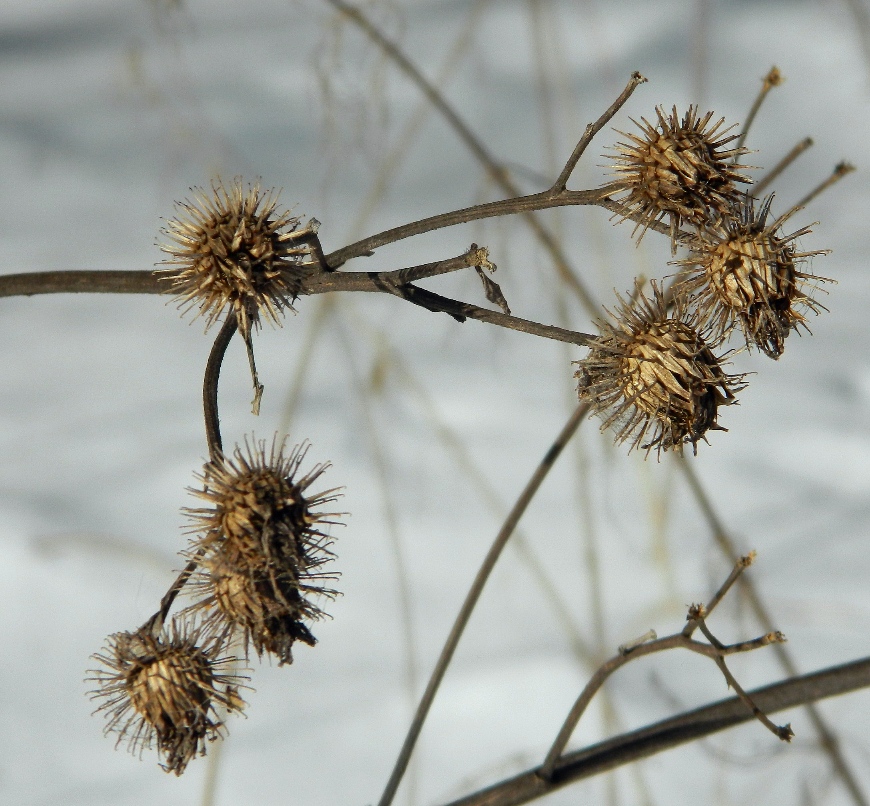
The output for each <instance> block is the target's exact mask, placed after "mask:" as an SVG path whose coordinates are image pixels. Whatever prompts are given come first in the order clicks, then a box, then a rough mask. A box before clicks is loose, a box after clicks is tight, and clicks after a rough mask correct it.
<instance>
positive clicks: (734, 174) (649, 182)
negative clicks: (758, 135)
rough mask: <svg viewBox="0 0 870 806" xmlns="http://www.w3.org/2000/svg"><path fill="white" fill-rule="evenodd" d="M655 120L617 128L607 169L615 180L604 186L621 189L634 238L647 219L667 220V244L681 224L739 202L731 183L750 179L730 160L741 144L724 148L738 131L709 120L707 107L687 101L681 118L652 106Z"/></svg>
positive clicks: (705, 219)
mask: <svg viewBox="0 0 870 806" xmlns="http://www.w3.org/2000/svg"><path fill="white" fill-rule="evenodd" d="M656 116H657V123H656V125H653V124H651V123H650V122H649V121H647V120H646V118H641V123H637V121H634V123H635V124H636V125H637V126H638V128H639V129H640V130H641V133H640V135H638V134H632V133H626V132H620V134H622V136H623V137H625V138H627V140H626V142H621V143H618V144H617V145H616V147H615V149H614V150H615V151H616V154H615V156H614V159H615V160H616V162H615V164H614V166H613V168H614V170H615V173H616V175H617V179H616V180H615V181H613V182H612V183H611V184H610V185H609V186H608V187H609V188H611V189H612V190H613V192H614V193H618V192H621V191H624V192H625V194H626V195H625V196H623V197H622V199H621V202H622V204H623V205H624V206H625V207H626V208H627V214H625V215H623V216H622V217H621V219H620V220H625V219H626V218H628V217H631V218H632V219H633V220H634V221H635V222H636V224H635V230H634V231H635V232H638V231H639V232H640V237H641V238H642V237H643V234H644V233H645V232H646V230H647V229H648V228H649V227H650V226H652V225H653V224H657V223H659V222H661V221H665V220H667V221H668V223H669V224H670V229H671V241H672V244H675V243H676V238H677V232H678V231H679V229H680V227H681V226H682V225H683V224H684V223H687V224H691V225H701V224H704V223H705V222H708V221H711V220H715V219H716V218H718V217H719V216H723V215H728V214H729V212H730V210H731V208H732V207H733V206H734V204H735V203H737V202H738V201H739V196H740V191H739V190H738V188H737V184H741V183H742V184H748V183H751V181H752V180H751V179H750V178H749V177H747V176H745V175H743V174H742V173H740V171H741V169H743V168H745V167H747V166H741V165H738V164H736V160H737V158H739V157H740V156H742V155H743V154H746V153H747V149H745V148H737V147H729V146H731V144H732V143H733V141H734V140H736V139H737V138H738V137H739V135H737V134H729V132H731V131H732V130H733V128H734V126H729V127H725V126H724V124H725V119H724V118H721V119H720V120H719V121H718V122H717V123H714V124H711V123H710V121H711V119H712V117H713V113H712V112H707V113H706V114H705V115H703V116H702V117H699V116H698V110H697V107H695V106H690V107H689V110H688V111H687V112H686V113H685V115H683V118H682V120H681V119H680V118H679V116H678V115H677V109H676V107H674V108H673V110H672V112H671V114H670V115H667V116H666V115H665V113H664V111H663V110H662V108H661V107H657V108H656Z"/></svg>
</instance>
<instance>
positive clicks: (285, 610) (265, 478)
mask: <svg viewBox="0 0 870 806" xmlns="http://www.w3.org/2000/svg"><path fill="white" fill-rule="evenodd" d="M284 446H285V443H284V442H281V443H279V442H278V441H277V439H274V440H273V441H272V446H271V448H270V449H269V451H268V452H267V450H266V443H265V441H260V442H256V441H255V440H253V439H252V440H251V442H250V443H249V442H247V441H246V442H245V448H244V450H242V449H241V448H239V447H237V448H236V449H235V452H234V455H233V457H232V458H224V457H220V458H219V459H218V460H217V461H215V462H211V463H209V464H207V465H206V466H205V469H204V470H203V473H202V475H201V476H199V478H200V480H201V481H202V484H203V487H202V488H201V489H196V490H192V492H193V494H194V495H196V496H197V497H199V498H201V499H203V500H204V501H205V502H206V503H207V505H208V506H206V507H199V508H194V509H187V510H186V514H187V516H188V517H189V518H190V519H191V520H192V521H193V526H192V527H191V531H192V532H193V533H194V537H193V539H192V541H191V546H190V548H189V549H188V551H187V552H186V556H187V558H188V559H190V560H192V561H195V562H197V563H198V565H199V571H198V572H197V573H196V574H195V575H194V577H193V578H192V579H191V583H190V592H191V594H192V595H193V596H194V597H195V598H196V600H197V601H196V602H195V603H194V604H193V605H192V606H191V608H190V609H191V610H192V611H194V612H204V613H205V614H206V616H205V618H206V622H207V623H209V624H212V625H214V627H215V628H216V629H220V628H226V629H228V630H230V631H231V632H233V633H235V632H240V633H241V638H242V643H243V645H244V646H245V647H246V648H247V647H248V646H249V645H252V646H253V647H254V649H255V650H256V652H257V654H258V655H262V654H263V653H264V652H267V653H271V654H273V655H275V656H276V657H277V658H278V662H279V663H280V664H284V663H292V662H293V654H292V646H293V644H294V643H295V642H296V641H301V642H302V643H305V644H308V645H309V646H314V644H315V643H316V639H315V638H314V636H313V635H312V634H311V631H310V630H309V628H308V626H307V624H306V622H312V621H317V620H318V619H321V618H323V617H324V613H323V611H322V610H321V609H320V607H318V605H317V604H316V602H315V601H314V598H313V597H318V598H323V597H326V598H334V597H335V596H336V595H337V591H335V590H333V589H332V588H331V587H326V583H328V582H332V581H334V580H335V579H336V578H337V576H338V575H337V574H336V573H334V572H326V571H323V570H322V568H323V566H324V565H325V564H327V563H328V562H330V561H331V560H332V559H333V558H334V554H333V553H332V551H331V550H330V546H331V545H332V542H333V541H332V539H331V538H330V537H329V536H328V535H327V534H326V533H325V532H323V531H322V527H323V526H325V525H335V524H336V523H338V521H336V520H335V518H337V517H338V513H332V512H330V513H326V512H320V511H318V510H317V509H316V508H317V507H319V506H322V505H324V504H327V503H331V502H333V501H335V500H336V499H337V497H338V490H337V489H331V490H326V491H324V492H321V493H317V494H314V495H306V491H307V490H308V488H309V487H310V486H311V485H312V484H313V483H314V482H315V481H316V480H317V479H318V478H320V476H321V475H322V474H323V472H324V471H325V470H326V469H327V467H328V465H316V466H315V467H314V468H312V469H311V470H310V471H309V472H307V473H306V474H305V475H302V476H298V472H299V468H300V466H301V464H302V462H303V461H304V459H305V456H306V454H307V452H308V446H307V445H297V446H296V447H294V448H293V449H292V450H291V451H290V452H289V453H288V454H286V455H285V453H284Z"/></svg>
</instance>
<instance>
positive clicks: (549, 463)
mask: <svg viewBox="0 0 870 806" xmlns="http://www.w3.org/2000/svg"><path fill="white" fill-rule="evenodd" d="M588 411H589V406H588V404H586V403H581V404H580V405H579V406H577V408H576V409H575V410H574V413H573V414H572V415H571V416H570V418H569V419H568V422H567V423H565V426H564V427H563V428H562V431H561V432H560V434H559V436H558V437H557V438H556V440H555V442H554V443H553V444H552V445H551V446H550V449H549V450H548V451H547V453H546V455H545V456H544V458H543V459H542V460H541V462H540V464H539V465H538V467H537V468H536V469H535V472H534V473H533V474H532V477H531V479H529V482H528V484H527V485H526V487H525V489H524V490H523V491H522V493H521V494H520V497H519V498H518V499H517V501H516V503H515V504H514V506H513V508H512V509H511V511H510V513H509V514H508V516H507V519H506V520H505V522H504V524H503V525H502V527H501V530H500V531H499V533H498V535H496V538H495V540H494V541H493V543H492V545H491V546H490V548H489V552H487V555H486V557H485V558H484V560H483V563H482V565H481V566H480V569H479V570H478V572H477V575H476V576H475V578H474V581H473V582H472V583H471V588H469V591H468V593H467V594H466V596H465V601H464V602H463V603H462V607H461V608H460V610H459V615H457V617H456V621H455V622H454V623H453V627H452V629H451V630H450V635H448V636H447V641H446V642H445V644H444V647H443V648H442V649H441V654H440V655H439V657H438V662H437V663H436V664H435V668H434V670H433V671H432V675H431V677H430V678H429V682H428V684H427V685H426V691H425V692H424V693H423V697H422V699H421V700H420V704H419V705H418V706H417V712H416V713H415V714H414V719H413V721H412V722H411V727H410V728H409V729H408V734H407V736H406V737H405V742H404V744H403V745H402V749H401V751H400V752H399V756H398V758H397V759H396V764H395V766H394V767H393V772H392V774H391V775H390V780H389V781H388V782H387V786H386V789H385V790H384V794H383V795H382V796H381V799H380V801H379V806H389V805H390V804H391V803H392V802H393V798H394V797H395V795H396V790H398V788H399V784H400V783H401V781H402V776H403V775H404V774H405V769H406V768H407V766H408V762H409V761H410V759H411V753H412V752H413V751H414V745H415V744H416V743H417V739H418V737H419V736H420V731H421V730H422V729H423V723H424V722H425V721H426V716H427V715H428V713H429V708H430V707H431V705H432V702H433V700H434V699H435V695H436V694H437V693H438V688H439V686H440V685H441V681H442V680H443V678H444V674H445V672H446V671H447V667H448V666H449V665H450V661H451V660H452V658H453V653H454V652H455V650H456V647H457V645H458V644H459V639H460V638H461V637H462V633H463V631H464V630H465V626H466V625H467V624H468V620H469V619H470V618H471V613H472V611H473V610H474V607H475V605H476V604H477V600H478V599H479V598H480V594H481V593H482V592H483V588H484V586H485V585H486V582H487V580H488V579H489V575H490V573H492V569H493V568H494V567H495V564H496V562H497V561H498V558H499V556H500V555H501V552H502V550H503V549H504V547H505V546H506V545H507V542H508V539H509V538H510V536H511V534H512V533H513V531H514V529H515V528H516V525H517V524H518V523H519V520H520V518H521V517H522V516H523V513H524V512H525V511H526V508H527V507H528V505H529V504H530V503H531V501H532V499H533V498H534V497H535V493H537V491H538V488H539V487H540V486H541V483H542V482H543V481H544V479H545V478H546V477H547V474H548V473H549V472H550V469H551V468H552V467H553V465H554V464H555V463H556V460H557V459H558V458H559V454H561V453H562V450H563V449H564V447H565V446H566V445H567V444H568V442H569V441H570V439H571V437H572V436H574V433H575V432H576V431H577V428H578V427H579V426H580V423H581V422H583V419H584V418H585V417H586V414H587V413H588Z"/></svg>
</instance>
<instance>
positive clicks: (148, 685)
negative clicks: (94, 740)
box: [88, 621, 245, 775]
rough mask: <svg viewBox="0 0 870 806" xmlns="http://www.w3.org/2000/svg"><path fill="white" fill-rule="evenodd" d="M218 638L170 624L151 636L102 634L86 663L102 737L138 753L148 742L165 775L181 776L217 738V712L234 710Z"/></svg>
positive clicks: (143, 632) (235, 689)
mask: <svg viewBox="0 0 870 806" xmlns="http://www.w3.org/2000/svg"><path fill="white" fill-rule="evenodd" d="M223 645H224V640H223V637H222V636H220V635H217V634H215V633H213V632H208V631H204V630H203V629H202V628H201V627H195V626H191V625H190V624H183V625H181V626H179V625H178V623H177V622H176V621H173V623H172V626H171V628H170V629H169V630H165V629H164V630H162V631H161V632H160V633H159V634H157V635H155V634H154V633H153V632H152V631H151V630H150V629H148V628H146V627H142V628H140V629H139V630H137V631H136V632H133V633H129V632H121V633H115V634H114V635H110V636H109V638H108V640H107V646H106V648H105V650H104V651H103V652H102V653H100V654H97V655H94V659H95V660H97V661H99V662H100V663H101V664H102V665H103V668H101V669H95V670H92V672H91V673H92V674H93V675H94V676H93V677H90V678H88V679H89V680H92V681H94V682H96V684H97V686H98V688H97V689H96V690H94V691H92V692H91V699H94V700H102V703H101V704H100V706H99V707H98V708H97V711H96V712H97V713H99V712H104V713H105V714H106V715H107V716H108V719H109V722H108V724H107V725H106V728H105V732H106V733H109V732H113V731H114V732H117V733H118V734H119V735H118V744H120V743H121V742H122V741H124V740H125V739H126V740H127V742H128V743H129V748H130V751H131V752H133V753H136V752H138V753H140V754H141V753H142V752H143V751H144V750H146V749H148V748H150V747H151V746H152V745H153V743H154V742H155V740H156V743H157V752H158V754H159V756H161V757H162V758H163V759H165V762H166V763H165V764H164V765H163V768H164V769H165V770H166V771H167V772H174V773H175V774H176V775H181V774H182V773H183V772H184V770H185V768H186V767H187V764H188V762H189V761H190V760H191V759H192V758H193V757H194V756H196V755H197V754H200V755H205V742H206V740H208V741H213V740H214V739H216V738H217V737H218V736H219V732H220V729H221V727H222V726H223V723H222V722H221V721H220V719H219V717H218V714H217V709H218V708H220V707H223V708H225V709H226V710H227V711H241V710H242V708H243V707H244V705H245V704H244V701H243V700H242V699H241V697H240V696H239V685H241V684H242V681H243V678H241V677H240V676H239V675H236V674H233V673H232V672H231V671H230V668H231V666H232V664H233V663H235V661H236V659H235V658H228V657H222V656H221V652H222V647H223Z"/></svg>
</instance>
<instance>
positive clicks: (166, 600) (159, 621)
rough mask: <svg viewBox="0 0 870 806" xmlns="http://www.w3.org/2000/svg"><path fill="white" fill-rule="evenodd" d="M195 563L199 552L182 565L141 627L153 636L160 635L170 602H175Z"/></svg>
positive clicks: (197, 560)
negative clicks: (154, 611) (156, 609)
mask: <svg viewBox="0 0 870 806" xmlns="http://www.w3.org/2000/svg"><path fill="white" fill-rule="evenodd" d="M197 565H199V554H198V555H197V557H196V558H195V559H193V560H191V561H190V562H189V563H188V564H187V565H185V566H184V568H183V569H182V571H181V572H180V573H179V575H178V576H177V577H176V578H175V581H174V582H173V583H172V585H170V586H169V590H168V591H166V593H164V594H163V598H162V599H161V600H160V608H159V609H158V611H157V612H156V613H155V614H154V615H153V616H151V618H150V619H148V621H146V622H145V624H144V625H143V627H142V629H144V630H150V631H151V633H152V635H154V637H155V638H156V637H158V636H159V635H160V631H161V630H162V629H163V625H164V624H165V623H166V618H167V616H168V615H169V611H170V610H171V609H172V604H173V603H174V602H175V599H176V597H177V596H178V594H179V593H181V589H182V588H183V587H184V586H185V585H186V584H187V580H188V579H190V575H191V574H192V573H193V572H194V571H195V570H196V566H197Z"/></svg>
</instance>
